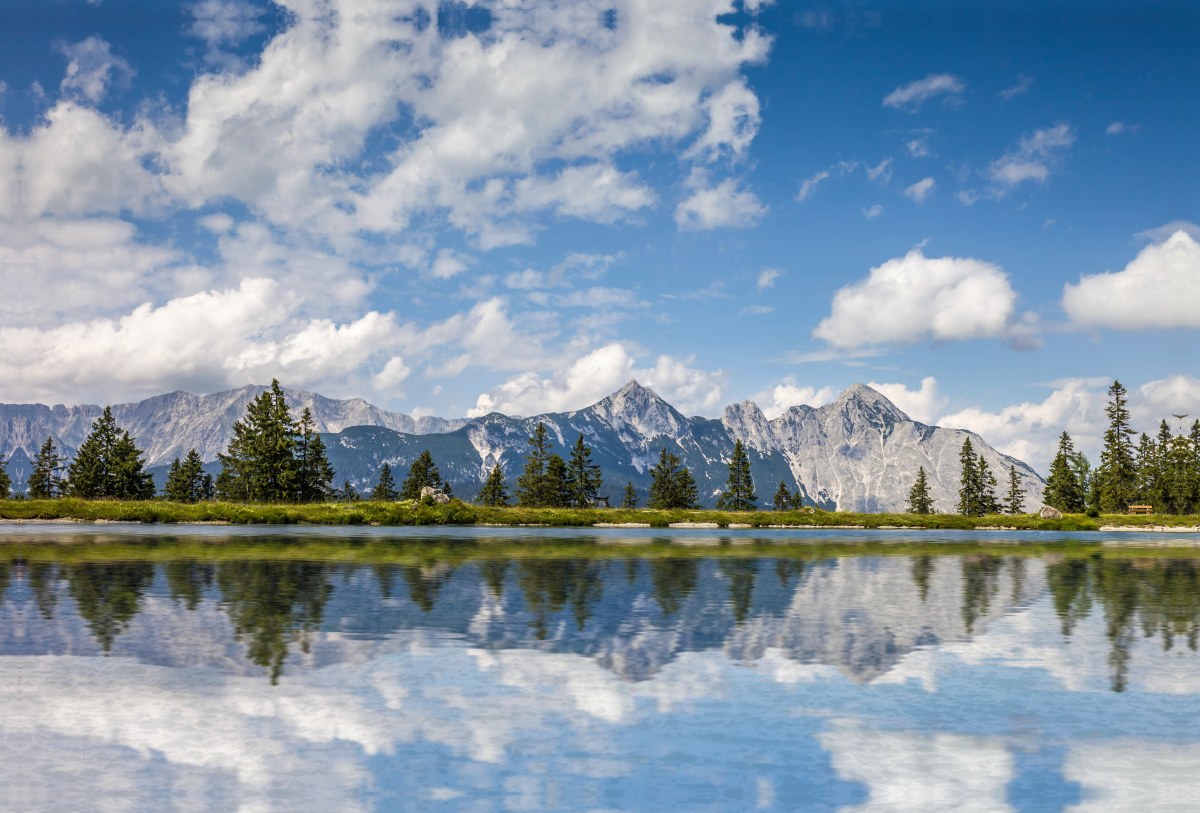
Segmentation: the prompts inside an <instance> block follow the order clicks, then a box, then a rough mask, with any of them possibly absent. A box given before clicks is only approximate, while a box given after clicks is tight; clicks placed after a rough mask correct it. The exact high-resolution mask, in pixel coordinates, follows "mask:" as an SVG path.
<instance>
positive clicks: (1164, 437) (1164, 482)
mask: <svg viewBox="0 0 1200 813" xmlns="http://www.w3.org/2000/svg"><path fill="white" fill-rule="evenodd" d="M1172 437H1173V435H1172V434H1171V427H1170V425H1168V424H1167V421H1166V419H1164V420H1163V421H1162V422H1161V423H1159V425H1158V435H1157V436H1155V444H1154V447H1155V449H1154V450H1155V452H1156V454H1155V457H1154V483H1153V488H1152V489H1151V491H1150V498H1149V504H1150V505H1152V506H1154V508H1155V510H1157V511H1158V513H1161V514H1166V513H1169V512H1170V508H1169V507H1168V505H1169V504H1170V502H1171V494H1170V488H1169V485H1168V482H1169V479H1168V474H1167V452H1168V451H1170V449H1171V439H1172Z"/></svg>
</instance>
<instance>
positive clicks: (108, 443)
mask: <svg viewBox="0 0 1200 813" xmlns="http://www.w3.org/2000/svg"><path fill="white" fill-rule="evenodd" d="M144 466H145V461H144V460H143V459H142V453H141V452H140V451H139V450H138V448H137V445H136V444H135V443H134V439H133V438H132V437H130V435H129V433H128V432H124V431H122V430H121V428H120V427H119V426H117V422H116V419H115V418H113V415H112V408H111V407H105V408H104V412H103V414H101V416H100V417H99V418H97V419H96V421H95V422H94V423H93V424H92V431H91V432H90V433H89V434H88V436H87V437H86V438H84V441H83V443H81V444H80V446H79V450H78V451H77V452H76V453H75V459H74V460H72V461H71V465H70V466H69V467H68V468H67V483H68V489H69V491H70V494H71V496H73V497H82V498H84V499H99V498H102V497H110V498H115V499H119V500H131V499H132V500H149V499H153V498H154V491H155V488H154V477H153V476H152V475H151V474H149V473H148V472H146V471H144V470H143V469H144Z"/></svg>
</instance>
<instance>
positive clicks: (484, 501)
mask: <svg viewBox="0 0 1200 813" xmlns="http://www.w3.org/2000/svg"><path fill="white" fill-rule="evenodd" d="M475 502H477V503H479V504H480V505H508V488H507V487H505V485H504V472H502V471H500V466H499V465H495V466H493V467H492V473H491V474H489V475H488V478H487V482H485V483H484V484H483V488H482V489H480V491H479V495H478V496H477V497H476V498H475Z"/></svg>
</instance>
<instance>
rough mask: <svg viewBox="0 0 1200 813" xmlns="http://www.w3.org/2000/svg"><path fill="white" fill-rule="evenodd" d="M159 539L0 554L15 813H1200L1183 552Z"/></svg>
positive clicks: (1053, 546) (0, 798)
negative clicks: (407, 812) (751, 812)
mask: <svg viewBox="0 0 1200 813" xmlns="http://www.w3.org/2000/svg"><path fill="white" fill-rule="evenodd" d="M162 533H163V532H162V530H161V529H157V530H148V529H144V528H137V529H131V530H130V531H129V532H128V533H125V532H124V531H123V529H122V530H121V531H117V532H112V531H108V530H106V529H103V528H99V529H97V528H93V529H87V530H80V529H78V528H71V527H64V526H36V527H32V528H31V527H28V526H21V527H14V526H8V527H6V528H4V529H2V530H0V591H2V596H0V708H2V709H3V712H2V718H0V725H2V726H3V730H2V732H0V807H2V808H3V809H4V810H9V811H91V810H96V811H154V812H155V813H159V812H160V811H239V812H240V813H265V812H266V811H288V813H294V812H296V811H322V812H323V813H324V812H326V811H394V810H395V811H404V810H421V811H442V810H445V811H480V812H481V813H482V812H483V811H615V810H620V811H647V813H661V812H662V811H748V810H755V811H758V810H762V811H845V812H846V813H866V811H879V812H880V813H883V812H884V811H888V812H891V811H896V812H899V811H914V813H915V811H964V812H965V811H971V812H972V813H990V812H991V811H996V813H1000V811H1059V810H1069V811H1072V812H1073V813H1081V812H1082V811H1097V813H1099V811H1105V813H1114V812H1115V813H1120V812H1121V811H1138V812H1139V813H1141V812H1142V811H1145V812H1146V813H1149V812H1150V811H1155V812H1156V813H1157V811H1195V810H1197V809H1200V728H1198V726H1200V702H1198V698H1200V668H1198V667H1200V661H1198V658H1197V652H1196V648H1197V635H1198V631H1200V623H1198V622H1200V558H1192V556H1191V554H1189V553H1188V552H1187V551H1186V550H1185V551H1163V550H1161V549H1160V550H1153V549H1151V550H1142V551H1138V550H1130V549H1105V550H1099V549H1092V550H1080V549H1079V548H1077V547H1072V546H1071V544H1070V541H1071V539H1072V537H1070V536H1067V535H1063V536H1056V535H1050V534H1029V535H1024V536H1022V535H1019V534H1014V535H1011V536H1010V537H1005V538H1004V539H1003V540H1001V539H1000V538H999V537H997V536H995V535H989V536H988V537H986V538H984V541H986V542H998V541H1006V542H1015V543H1036V544H1035V545H1034V546H1030V545H1021V544H1017V545H1008V546H1005V545H999V544H989V545H988V546H987V547H983V548H980V549H979V550H978V551H975V552H970V551H968V552H965V553H964V552H963V549H962V548H960V547H955V546H954V545H953V544H949V545H947V544H942V545H940V546H933V545H925V546H923V547H918V548H909V547H903V546H901V547H895V546H893V547H890V548H889V547H888V546H885V545H881V544H879V543H880V542H885V541H886V542H889V543H901V542H903V543H917V542H938V543H955V542H965V541H974V538H972V537H971V536H969V535H965V534H954V533H944V534H933V533H929V532H925V533H924V534H923V535H919V536H918V535H915V534H912V535H902V534H889V535H886V536H885V535H872V534H870V533H869V532H859V533H857V534H855V533H853V532H845V533H841V532H839V535H838V536H837V537H833V536H830V535H822V536H820V537H818V538H816V539H800V538H798V537H796V536H794V535H791V536H787V535H785V534H783V533H778V534H775V535H770V534H760V535H759V536H757V537H738V536H729V535H725V536H721V535H715V534H714V532H675V531H672V532H668V533H669V534H670V535H669V536H666V535H663V534H660V533H659V532H654V535H651V532H650V531H636V532H635V531H630V532H622V531H610V532H593V531H581V532H578V533H574V532H563V531H561V530H554V531H536V530H530V531H522V532H514V531H513V530H511V529H508V530H503V529H492V530H480V531H471V530H466V531H464V530H461V529H458V530H453V531H441V532H438V531H427V530H426V531H422V530H416V531H412V532H409V533H403V532H401V533H400V534H397V532H396V531H395V530H392V529H371V530H369V531H355V532H347V531H345V530H330V529H319V530H315V531H314V530H306V531H300V530H297V531H296V532H295V533H294V534H293V533H290V532H282V533H281V532H280V531H279V530H278V529H275V530H272V531H270V532H262V531H254V530H250V529H228V528H219V529H213V528H206V529H191V530H188V529H180V530H173V531H171V536H170V537H164V536H162ZM825 533H826V534H830V533H834V532H825ZM832 539H838V540H841V541H844V542H850V543H852V544H849V545H842V546H840V547H838V546H831V545H827V544H824V543H826V542H828V541H830V540H832ZM1075 539H1087V541H1089V542H1095V541H1099V540H1098V538H1097V537H1094V536H1093V537H1075ZM1136 539H1137V538H1136V537H1126V536H1123V537H1122V540H1123V541H1127V542H1128V541H1136ZM1147 539H1149V537H1148V538H1147ZM801 541H802V542H806V543H810V544H806V545H792V544H784V543H794V542H801ZM1154 541H1161V537H1159V538H1156V539H1154ZM1047 545H1048V547H1047ZM1198 556H1200V553H1198Z"/></svg>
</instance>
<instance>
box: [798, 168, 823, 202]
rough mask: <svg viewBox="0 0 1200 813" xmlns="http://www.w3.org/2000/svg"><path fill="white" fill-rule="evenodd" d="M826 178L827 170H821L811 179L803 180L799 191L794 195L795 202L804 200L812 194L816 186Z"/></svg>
mask: <svg viewBox="0 0 1200 813" xmlns="http://www.w3.org/2000/svg"><path fill="white" fill-rule="evenodd" d="M828 177H829V170H827V169H823V170H821V171H820V172H818V173H817V174H816V175H813V176H812V177H811V178H805V179H804V180H803V181H801V182H800V191H799V192H798V193H797V194H796V200H804V199H805V198H807V197H808V196H809V195H811V194H812V193H813V192H816V191H817V186H818V185H819V184H820V183H821V181H823V180H825V179H826V178H828Z"/></svg>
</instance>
